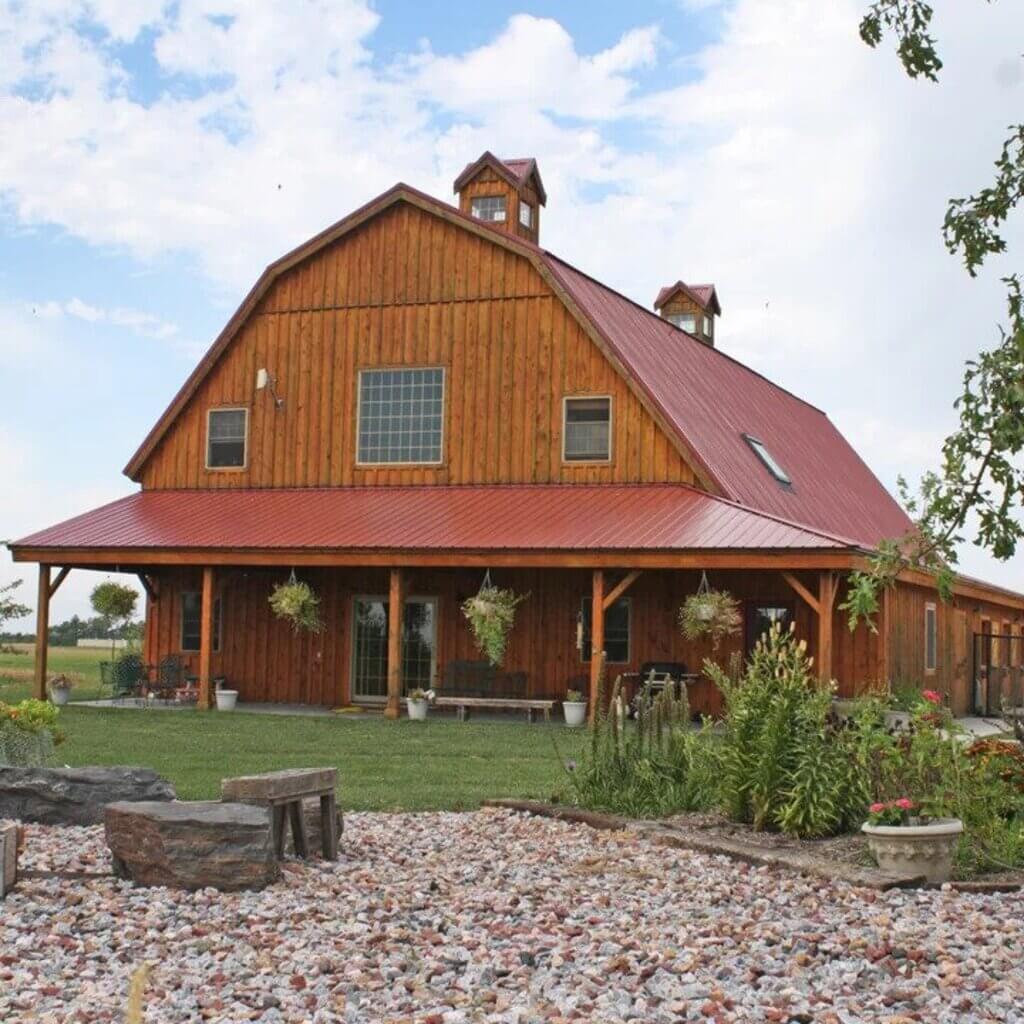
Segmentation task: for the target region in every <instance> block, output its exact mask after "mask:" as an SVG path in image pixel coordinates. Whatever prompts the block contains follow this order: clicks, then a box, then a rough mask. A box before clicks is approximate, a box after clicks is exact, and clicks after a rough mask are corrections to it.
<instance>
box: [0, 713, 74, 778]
mask: <svg viewBox="0 0 1024 1024" xmlns="http://www.w3.org/2000/svg"><path fill="white" fill-rule="evenodd" d="M58 714H59V712H58V710H57V708H55V707H54V706H53V705H52V704H50V703H49V702H48V701H45V700H23V701H21V702H20V703H18V704H5V703H3V702H2V701H0V765H12V766H16V767H21V768H34V767H39V766H42V765H46V764H49V763H50V761H52V759H53V749H54V747H55V746H56V744H58V743H60V742H61V741H62V740H63V739H64V737H63V735H62V734H61V732H60V730H59V729H58V728H57V716H58Z"/></svg>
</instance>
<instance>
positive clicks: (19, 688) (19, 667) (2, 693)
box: [0, 644, 110, 703]
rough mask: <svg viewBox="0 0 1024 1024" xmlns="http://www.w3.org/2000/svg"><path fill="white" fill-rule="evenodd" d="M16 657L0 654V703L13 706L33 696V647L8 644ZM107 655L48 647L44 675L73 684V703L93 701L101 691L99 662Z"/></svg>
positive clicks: (93, 651)
mask: <svg viewBox="0 0 1024 1024" xmlns="http://www.w3.org/2000/svg"><path fill="white" fill-rule="evenodd" d="M10 646H12V647H14V648H15V650H16V651H17V652H18V653H17V654H6V653H0V700H2V701H5V702H7V703H14V702H15V701H19V700H22V699H23V698H25V697H29V696H31V695H32V666H33V664H34V661H33V659H34V656H35V650H34V647H35V645H34V644H11V645H10ZM109 660H110V651H109V649H108V650H100V649H95V648H93V649H90V648H87V647H51V648H50V653H49V657H48V659H47V674H48V675H56V674H57V673H58V672H62V673H64V674H65V675H68V676H70V677H71V678H72V679H73V680H74V681H75V684H76V688H75V693H74V699H76V700H81V699H83V698H85V699H88V698H89V697H95V696H97V695H98V693H99V688H100V662H101V661H109Z"/></svg>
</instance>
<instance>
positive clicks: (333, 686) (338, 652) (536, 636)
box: [146, 568, 877, 714]
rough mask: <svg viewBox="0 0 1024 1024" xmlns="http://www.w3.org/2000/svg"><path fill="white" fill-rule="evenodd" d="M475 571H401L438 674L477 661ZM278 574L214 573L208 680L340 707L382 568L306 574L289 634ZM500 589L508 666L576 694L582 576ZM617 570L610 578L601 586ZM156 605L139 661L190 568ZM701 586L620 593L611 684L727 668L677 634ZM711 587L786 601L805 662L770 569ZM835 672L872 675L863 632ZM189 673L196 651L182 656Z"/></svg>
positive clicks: (730, 575)
mask: <svg viewBox="0 0 1024 1024" xmlns="http://www.w3.org/2000/svg"><path fill="white" fill-rule="evenodd" d="M480 575H481V574H480V571H479V570H469V569H455V570H442V569H410V570H407V593H408V594H409V595H410V596H417V597H436V598H437V599H438V620H439V621H438V637H437V642H438V653H437V659H438V670H439V672H440V673H442V674H443V671H444V665H445V664H446V663H447V662H449V661H452V660H455V659H467V658H469V659H473V658H478V657H479V655H478V654H477V652H476V650H475V648H474V645H473V640H472V636H471V634H470V632H469V629H468V627H467V625H466V622H465V620H464V618H463V616H462V614H461V612H460V605H461V604H462V602H463V601H464V600H465V599H466V598H467V597H470V596H471V595H472V594H474V593H476V591H477V588H478V587H479V585H480ZM286 576H287V573H285V572H280V571H271V570H266V571H263V570H238V569H232V570H221V571H218V574H217V589H218V593H219V594H220V595H221V598H222V602H223V642H222V649H221V651H220V652H219V653H217V654H214V656H213V662H212V664H213V672H214V675H225V676H227V678H228V680H229V681H230V685H231V686H233V687H237V688H238V689H239V690H240V692H241V699H242V700H255V701H277V702H286V703H292V702H295V703H306V704H328V705H340V704H343V703H346V702H347V701H348V699H349V686H350V670H351V657H352V653H351V652H352V646H351V644H352V602H353V598H354V597H355V596H356V595H373V594H376V595H384V594H386V592H387V570H385V569H376V568H352V569H348V568H346V569H337V570H332V569H321V570H312V569H310V570H307V571H304V572H303V574H302V576H303V578H304V579H306V580H308V582H309V583H310V584H311V585H312V586H313V587H314V588H315V589H316V590H317V592H318V594H319V595H320V597H321V602H322V603H321V608H322V614H323V621H324V630H323V632H322V633H319V634H317V635H309V634H301V635H295V634H294V633H293V632H292V631H291V629H290V628H289V627H288V626H287V625H286V624H284V623H283V622H281V621H280V620H277V619H275V618H274V617H273V616H272V614H271V612H270V608H269V605H268V603H267V598H268V597H269V594H270V590H271V587H272V586H273V584H274V583H276V582H278V581H281V580H283V579H285V577H286ZM493 576H494V580H495V582H496V583H497V584H498V585H500V586H508V587H512V588H513V589H515V590H516V591H517V592H519V593H529V595H530V596H529V598H528V599H527V600H526V601H525V602H524V603H523V604H522V605H521V606H520V608H519V610H518V612H517V615H516V625H515V629H514V630H513V632H512V634H511V638H510V644H509V649H508V657H507V661H506V668H507V669H508V670H509V671H520V670H521V671H525V672H526V673H527V676H528V680H529V682H528V685H529V690H530V693H531V695H536V696H549V697H553V698H561V697H562V696H563V695H564V693H565V691H566V689H567V688H568V687H569V686H579V687H582V688H585V686H586V682H585V676H586V673H587V665H586V664H585V663H583V662H581V660H580V657H579V654H578V652H577V650H576V646H575V639H576V615H577V612H578V611H579V609H580V601H581V599H582V598H584V597H588V596H589V594H590V588H591V576H590V572H589V571H586V570H564V569H515V570H499V571H496V572H494V573H493ZM618 579H619V574H617V573H613V574H611V576H610V585H614V583H615V582H616V581H617V580H618ZM159 581H160V598H159V600H158V601H157V602H156V603H155V604H152V605H150V607H149V609H148V616H147V624H146V657H147V660H149V661H151V662H158V661H159V660H161V659H162V658H163V657H165V656H166V655H168V654H181V651H180V642H179V637H180V632H181V620H180V614H181V592H182V591H183V590H195V589H198V587H199V581H200V572H199V570H187V569H176V570H165V571H162V572H160V573H159ZM699 582H700V576H699V573H695V572H689V571H686V572H683V571H678V572H676V571H657V572H654V571H651V572H646V573H644V574H643V575H642V576H641V577H640V578H639V580H637V582H636V583H635V584H634V585H633V586H632V587H631V588H630V589H629V591H628V592H627V596H628V598H629V599H630V602H631V616H632V622H631V647H632V650H631V655H632V658H631V661H630V662H629V663H628V664H621V665H618V664H615V665H610V666H609V677H610V678H611V679H614V677H615V676H616V675H617V674H619V673H622V672H631V671H637V670H638V669H639V667H640V665H641V664H642V663H643V662H645V661H681V662H684V663H685V664H686V665H687V667H688V668H689V670H690V671H692V672H700V671H701V667H702V665H703V662H704V659H705V658H709V657H710V658H712V659H713V660H715V661H716V662H717V663H718V664H720V665H722V666H725V665H727V664H728V661H729V657H730V655H731V654H732V653H733V652H735V651H741V650H742V649H743V646H744V640H743V637H736V638H734V639H731V640H728V641H726V642H724V643H723V644H722V646H721V647H720V648H719V650H718V651H714V650H712V648H711V645H710V644H709V643H692V642H690V641H686V640H684V639H683V638H682V636H681V635H680V634H679V631H678V628H677V626H676V614H677V611H678V608H679V606H680V604H681V603H682V601H683V599H684V598H685V597H686V596H687V595H688V594H691V593H693V592H694V591H695V590H696V589H697V586H698V584H699ZM712 582H713V585H714V586H716V587H725V588H727V589H729V590H730V591H732V592H733V593H734V594H735V595H736V596H737V597H738V598H740V599H741V600H744V601H748V600H758V601H763V602H768V603H772V602H778V601H782V602H791V603H792V604H793V607H794V612H795V617H796V629H797V635H798V636H800V637H802V638H804V639H806V640H807V642H808V649H809V653H810V654H811V656H812V657H813V656H814V655H815V653H816V645H817V628H816V626H817V624H816V619H815V616H814V613H813V612H812V611H811V610H810V609H809V608H808V607H807V606H806V605H804V604H803V603H802V602H801V601H800V600H799V599H796V598H795V596H794V595H793V593H792V592H791V591H790V590H789V588H788V586H787V585H786V584H785V582H784V581H783V580H782V577H781V576H780V575H779V574H777V573H773V572H749V573H742V572H721V573H716V574H714V579H713V581H712ZM836 641H837V643H836V652H835V657H836V662H835V664H836V676H837V678H838V679H839V683H840V692H841V693H843V694H852V693H856V692H860V691H861V690H862V689H864V688H865V687H866V686H867V685H868V684H870V683H873V682H874V680H876V679H877V654H876V649H877V644H876V643H875V638H874V635H873V634H870V633H868V632H867V631H866V630H865V631H864V632H863V633H858V634H854V636H853V637H851V638H850V639H849V640H848V641H843V640H842V639H841V638H840V636H839V633H838V631H837V635H836ZM182 657H183V658H184V660H185V662H186V664H188V665H189V667H190V669H191V671H195V670H196V667H197V665H198V654H184V655H182ZM691 703H692V705H693V709H694V710H695V711H698V712H701V713H704V714H717V713H718V712H719V711H720V709H721V703H720V697H719V694H718V692H717V690H715V688H714V687H713V686H711V684H710V683H708V682H707V681H706V680H702V681H701V682H699V683H698V684H697V685H696V686H695V687H694V688H693V689H692V691H691Z"/></svg>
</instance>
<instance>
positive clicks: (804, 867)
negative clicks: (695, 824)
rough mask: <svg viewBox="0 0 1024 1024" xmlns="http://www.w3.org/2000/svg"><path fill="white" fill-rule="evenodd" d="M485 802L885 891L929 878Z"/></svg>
mask: <svg viewBox="0 0 1024 1024" xmlns="http://www.w3.org/2000/svg"><path fill="white" fill-rule="evenodd" d="M484 803H485V806H488V807H504V808H506V809H507V810H512V811H523V812H525V813H526V814H536V815H538V816H539V817H543V818H555V819H557V820H558V821H568V822H574V823H577V824H581V825H589V826H590V827H591V828H595V829H605V830H612V831H629V832H633V833H634V834H636V835H638V836H641V837H643V838H645V839H648V840H650V841H651V842H653V843H657V844H658V845H660V846H671V847H675V848H676V849H680V850H693V851H695V852H697V853H706V854H711V855H712V856H725V857H731V858H733V859H734V860H739V861H743V862H744V863H746V864H752V865H754V866H755V867H771V868H785V869H786V870H789V871H796V872H798V873H800V874H803V875H811V876H812V877H814V878H824V879H826V880H827V881H830V882H834V881H839V882H846V883H848V884H850V885H856V886H860V887H861V888H865V889H875V890H877V891H879V892H884V891H886V890H888V889H905V888H910V887H912V886H913V887H916V886H920V885H921V884H922V883H923V881H924V879H923V877H922V876H920V875H913V876H906V877H903V876H899V875H890V874H887V873H886V872H884V871H879V870H877V869H876V868H867V867H859V866H858V865H855V864H843V863H840V862H836V861H832V860H826V859H825V858H824V857H818V856H816V855H814V854H810V853H802V852H798V851H794V850H786V849H780V848H778V847H774V846H762V845H761V844H759V843H752V842H748V841H746V840H742V839H727V838H725V837H723V836H713V837H712V836H708V835H705V834H703V833H698V832H697V831H695V830H694V829H687V828H683V827H681V826H679V825H663V824H661V823H660V822H657V821H638V820H635V819H633V818H624V817H622V816H621V815H617V814H602V813H600V812H598V811H587V810H583V809H581V808H578V807H566V806H564V805H559V804H545V803H542V802H540V801H538V800H486V801H484Z"/></svg>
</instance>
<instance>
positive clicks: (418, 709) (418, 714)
mask: <svg viewBox="0 0 1024 1024" xmlns="http://www.w3.org/2000/svg"><path fill="white" fill-rule="evenodd" d="M405 706H406V708H407V709H408V711H409V717H410V718H411V719H412V720H413V721H414V722H425V721H426V720H427V708H429V707H430V701H428V700H407V701H406V702H405Z"/></svg>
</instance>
